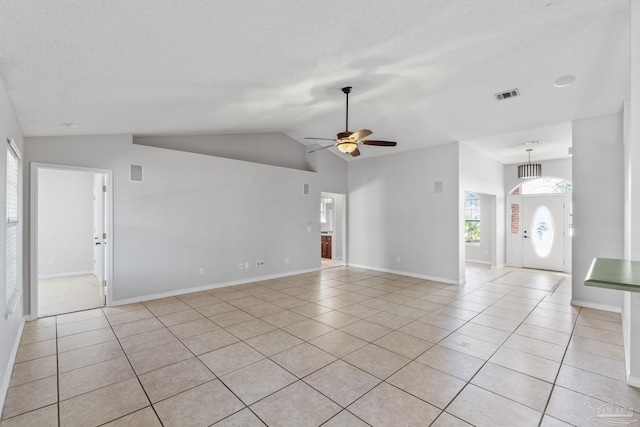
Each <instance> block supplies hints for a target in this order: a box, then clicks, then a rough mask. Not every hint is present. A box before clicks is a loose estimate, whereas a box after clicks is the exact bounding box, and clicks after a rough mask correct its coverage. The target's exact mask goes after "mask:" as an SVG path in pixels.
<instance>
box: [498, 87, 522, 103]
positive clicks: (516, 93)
mask: <svg viewBox="0 0 640 427" xmlns="http://www.w3.org/2000/svg"><path fill="white" fill-rule="evenodd" d="M515 96H520V91H519V90H518V89H511V90H508V91H506V92H500V93H496V99H497V100H498V101H502V100H504V99H509V98H513V97H515Z"/></svg>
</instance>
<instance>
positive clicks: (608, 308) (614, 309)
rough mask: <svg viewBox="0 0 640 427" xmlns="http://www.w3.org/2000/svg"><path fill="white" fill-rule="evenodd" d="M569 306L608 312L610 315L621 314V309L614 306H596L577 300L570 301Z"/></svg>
mask: <svg viewBox="0 0 640 427" xmlns="http://www.w3.org/2000/svg"><path fill="white" fill-rule="evenodd" d="M571 305H577V306H579V307H587V308H595V309H596V310H602V311H610V312H612V313H621V312H622V308H621V307H618V306H615V305H605V304H598V303H595V302H589V301H582V300H578V299H572V300H571Z"/></svg>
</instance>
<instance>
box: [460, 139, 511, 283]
mask: <svg viewBox="0 0 640 427" xmlns="http://www.w3.org/2000/svg"><path fill="white" fill-rule="evenodd" d="M459 145H460V159H459V168H460V194H459V200H460V209H459V213H458V216H459V218H460V228H464V192H465V191H473V192H476V193H480V194H484V195H491V196H495V197H491V198H485V199H484V202H485V203H486V202H487V201H488V200H490V202H489V203H492V204H493V206H491V209H488V210H487V212H488V213H493V215H492V216H493V217H494V218H495V220H494V221H492V224H491V225H492V226H491V232H492V233H493V235H492V239H491V240H492V243H493V245H494V246H492V249H490V252H493V253H492V254H491V253H490V256H491V258H490V259H491V262H492V266H493V267H494V268H495V267H500V266H503V265H504V264H505V226H506V222H505V221H506V220H505V207H504V206H505V205H504V203H505V197H504V195H505V192H504V185H505V184H504V183H505V167H504V165H503V164H502V163H500V162H498V161H496V160H494V159H492V158H490V157H487V156H485V155H484V154H482V153H480V152H479V151H477V150H476V149H475V148H473V147H472V146H469V145H467V144H464V143H460V144H459ZM481 203H482V201H481ZM462 236H463V237H462V239H461V241H460V243H459V245H460V253H461V255H462V257H464V253H465V249H467V250H468V249H470V248H469V247H466V248H465V243H464V232H463V234H462ZM464 261H465V259H464V258H461V259H460V260H459V262H460V266H459V274H460V277H461V278H464Z"/></svg>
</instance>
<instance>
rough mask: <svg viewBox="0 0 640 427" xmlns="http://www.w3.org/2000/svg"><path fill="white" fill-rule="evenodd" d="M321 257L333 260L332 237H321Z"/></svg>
mask: <svg viewBox="0 0 640 427" xmlns="http://www.w3.org/2000/svg"><path fill="white" fill-rule="evenodd" d="M320 256H321V257H322V258H329V259H331V236H320Z"/></svg>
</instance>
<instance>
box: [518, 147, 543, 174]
mask: <svg viewBox="0 0 640 427" xmlns="http://www.w3.org/2000/svg"><path fill="white" fill-rule="evenodd" d="M532 151H533V148H527V152H528V153H529V162H528V163H524V164H522V165H518V179H531V178H540V177H541V176H542V164H540V163H531V152H532Z"/></svg>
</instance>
